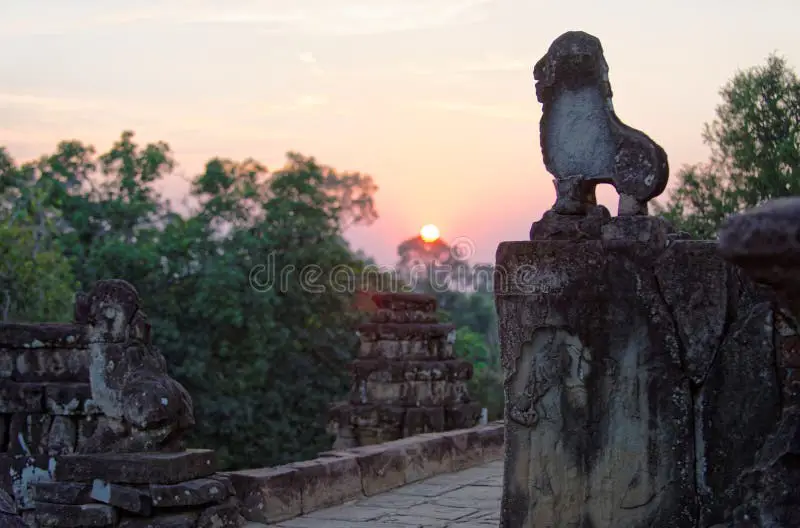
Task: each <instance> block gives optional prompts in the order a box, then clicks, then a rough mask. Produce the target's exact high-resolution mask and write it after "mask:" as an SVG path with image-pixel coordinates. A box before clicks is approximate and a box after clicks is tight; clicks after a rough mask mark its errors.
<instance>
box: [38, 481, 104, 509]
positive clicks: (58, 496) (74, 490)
mask: <svg viewBox="0 0 800 528" xmlns="http://www.w3.org/2000/svg"><path fill="white" fill-rule="evenodd" d="M30 490H31V498H32V499H33V500H34V501H36V502H50V503H53V504H77V505H79V504H89V503H90V502H92V498H91V493H92V485H91V484H88V483H86V482H55V481H50V482H35V483H33V484H32V485H31V486H30Z"/></svg>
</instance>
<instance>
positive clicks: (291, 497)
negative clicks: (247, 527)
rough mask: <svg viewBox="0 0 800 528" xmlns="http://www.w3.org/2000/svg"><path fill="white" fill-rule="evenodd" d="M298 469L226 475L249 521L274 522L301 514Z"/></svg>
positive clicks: (271, 469) (254, 471) (255, 470)
mask: <svg viewBox="0 0 800 528" xmlns="http://www.w3.org/2000/svg"><path fill="white" fill-rule="evenodd" d="M297 471H298V470H297V469H295V468H290V467H287V466H281V467H278V468H262V469H247V470H244V471H233V472H230V473H225V475H227V476H228V477H230V479H231V482H233V487H234V488H235V489H236V496H237V497H238V498H239V500H240V501H241V505H242V514H243V515H244V517H245V518H246V519H247V520H248V521H253V522H259V523H277V522H280V521H284V520H286V519H291V518H292V517H297V516H298V515H300V514H301V513H303V505H302V499H301V497H302V490H301V489H300V487H299V486H298V485H297V483H296V482H295V475H296V474H297Z"/></svg>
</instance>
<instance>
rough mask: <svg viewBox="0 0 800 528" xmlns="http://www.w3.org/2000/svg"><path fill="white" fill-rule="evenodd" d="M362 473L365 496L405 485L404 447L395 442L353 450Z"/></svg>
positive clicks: (405, 463)
mask: <svg viewBox="0 0 800 528" xmlns="http://www.w3.org/2000/svg"><path fill="white" fill-rule="evenodd" d="M350 452H352V453H354V454H355V455H356V459H357V461H358V467H359V469H360V471H361V487H362V490H363V492H364V494H365V495H367V496H371V495H375V494H378V493H383V492H384V491H388V490H390V489H394V488H397V487H400V486H402V485H404V484H405V474H406V465H407V464H408V459H407V455H406V452H405V449H403V446H402V445H397V444H395V443H393V442H389V443H385V444H381V445H376V446H364V447H357V448H354V449H351V450H350Z"/></svg>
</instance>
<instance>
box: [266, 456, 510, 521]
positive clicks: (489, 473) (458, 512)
mask: <svg viewBox="0 0 800 528" xmlns="http://www.w3.org/2000/svg"><path fill="white" fill-rule="evenodd" d="M502 480H503V462H502V461H498V462H492V463H490V464H487V465H485V466H481V467H476V468H471V469H467V470H464V471H461V472H458V473H451V474H447V475H439V476H436V477H433V478H430V479H428V480H423V481H420V482H416V483H414V484H409V485H407V486H403V487H402V488H397V489H395V490H392V491H388V492H386V493H382V494H380V495H374V496H372V497H368V498H366V499H362V500H359V501H354V502H350V503H348V504H343V505H341V506H336V507H334V508H328V509H326V510H319V511H316V512H312V513H310V514H308V515H304V516H303V517H297V518H295V519H291V520H288V521H283V522H281V523H278V524H274V525H271V526H274V527H276V528H277V527H282V528H368V527H369V528H373V527H374V528H412V527H418V528H422V527H424V528H443V527H448V528H449V527H459V528H488V527H490V526H492V527H495V528H496V527H497V526H498V525H499V524H500V497H501V494H502V490H503V484H502Z"/></svg>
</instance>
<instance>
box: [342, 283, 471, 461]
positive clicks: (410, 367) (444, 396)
mask: <svg viewBox="0 0 800 528" xmlns="http://www.w3.org/2000/svg"><path fill="white" fill-rule="evenodd" d="M372 300H373V302H374V304H375V307H376V311H375V312H374V314H373V316H372V318H371V321H370V322H369V323H366V324H364V325H362V326H360V327H359V331H358V333H359V337H360V339H361V345H360V347H359V351H358V354H357V357H356V359H355V360H354V361H353V363H352V365H351V372H352V389H351V391H350V397H349V400H348V401H347V402H342V403H339V404H336V405H334V406H333V408H332V410H331V411H332V412H331V417H330V423H329V430H330V432H331V433H332V434H335V435H336V437H337V440H336V443H335V444H334V447H335V448H337V449H339V448H346V447H352V446H357V445H371V444H378V443H383V442H388V441H391V440H396V439H398V438H404V437H407V436H413V435H416V434H421V433H428V432H440V431H448V430H452V429H461V428H466V427H472V426H474V425H475V424H476V423H477V421H478V418H479V416H480V404H479V403H477V402H472V401H471V399H470V397H469V393H468V391H467V385H466V384H467V381H468V380H469V379H470V378H471V377H472V365H471V364H470V363H469V362H468V361H466V360H460V359H456V358H455V356H454V353H453V344H454V342H455V327H454V326H453V325H450V324H443V323H439V322H438V318H437V315H436V299H435V298H433V297H431V296H428V295H420V294H410V293H406V294H399V293H388V294H384V293H381V294H375V295H374V296H373V298H372Z"/></svg>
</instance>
